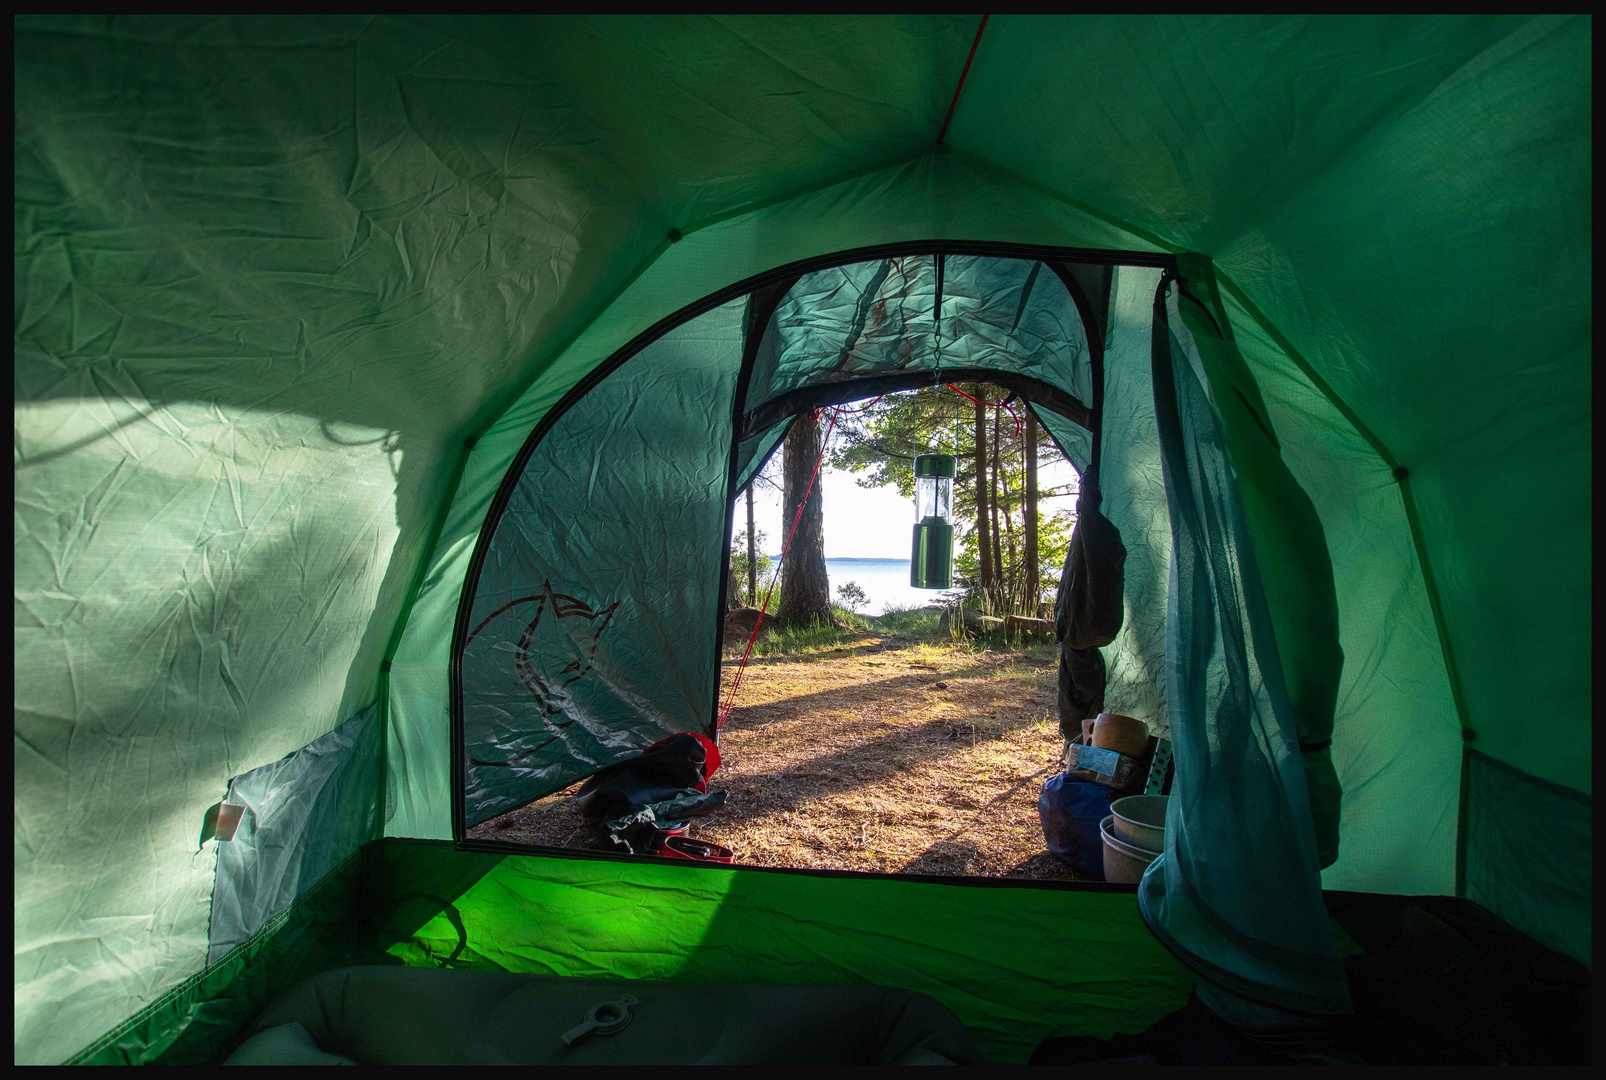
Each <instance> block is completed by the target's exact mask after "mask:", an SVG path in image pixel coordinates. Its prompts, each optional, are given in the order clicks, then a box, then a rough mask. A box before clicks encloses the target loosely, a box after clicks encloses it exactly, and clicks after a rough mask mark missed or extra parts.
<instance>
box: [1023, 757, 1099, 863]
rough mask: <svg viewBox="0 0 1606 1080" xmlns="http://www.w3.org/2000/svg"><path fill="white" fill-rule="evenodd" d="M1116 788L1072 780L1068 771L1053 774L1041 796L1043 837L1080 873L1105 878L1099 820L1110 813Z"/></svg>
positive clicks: (1056, 853)
mask: <svg viewBox="0 0 1606 1080" xmlns="http://www.w3.org/2000/svg"><path fill="white" fill-rule="evenodd" d="M1116 797H1117V795H1116V792H1115V791H1114V789H1112V788H1107V787H1105V786H1104V785H1103V784H1093V783H1089V782H1088V781H1086V780H1072V779H1071V778H1070V777H1068V776H1066V775H1065V774H1064V773H1059V774H1057V775H1055V776H1051V777H1049V778H1048V780H1047V781H1046V782H1045V783H1044V784H1043V791H1042V794H1040V795H1038V796H1037V816H1038V817H1039V818H1041V819H1042V822H1043V840H1044V841H1045V842H1047V844H1048V850H1049V851H1050V852H1051V853H1052V854H1053V855H1054V856H1055V857H1056V858H1058V859H1060V860H1061V861H1063V862H1067V863H1069V864H1070V865H1071V868H1072V869H1074V870H1075V871H1076V872H1077V873H1078V874H1080V875H1082V876H1084V877H1087V878H1091V879H1092V880H1094V881H1103V880H1104V841H1103V840H1102V839H1100V837H1099V822H1100V821H1103V820H1104V819H1105V818H1106V817H1107V816H1109V813H1110V803H1111V802H1113V801H1115V799H1116Z"/></svg>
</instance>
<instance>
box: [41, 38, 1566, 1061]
mask: <svg viewBox="0 0 1606 1080" xmlns="http://www.w3.org/2000/svg"><path fill="white" fill-rule="evenodd" d="M979 21H980V20H979V17H977V16H954V17H888V18H830V19H823V18H724V17H719V18H680V17H656V18H638V17H631V18H532V17H468V16H452V17H442V18H423V17H419V18H414V17H399V18H398V17H341V16H318V17H273V18H248V17H210V18H190V17H156V18H147V17H129V18H125V17H79V16H41V17H30V18H26V19H19V20H18V21H17V22H16V24H15V35H14V61H15V62H14V76H13V81H14V91H15V94H14V96H15V107H14V113H15V126H14V142H15V147H14V149H15V153H14V201H15V215H14V252H15V255H14V267H15V270H14V276H15V289H14V292H15V300H14V327H15V376H14V379H15V400H16V406H15V413H14V485H15V494H14V533H15V541H14V549H15V556H14V559H15V562H14V571H15V580H16V584H15V604H14V607H15V613H16V614H15V635H16V640H15V651H14V660H15V666H16V669H17V678H16V685H15V691H14V702H15V735H14V750H15V764H14V785H15V794H14V848H15V858H14V873H15V878H14V903H15V915H14V936H15V975H14V979H15V996H14V1023H15V1031H16V1034H15V1055H16V1060H18V1061H19V1062H60V1061H63V1060H66V1059H67V1058H68V1057H70V1056H72V1055H73V1054H75V1053H78V1052H79V1051H81V1050H83V1049H84V1048H85V1047H88V1046H90V1045H91V1044H92V1043H94V1042H95V1041H96V1040H98V1039H100V1038H101V1037H102V1036H103V1035H105V1034H106V1033H107V1032H109V1031H111V1030H112V1029H114V1028H116V1027H117V1026H118V1025H120V1024H122V1023H123V1022H125V1021H126V1020H127V1019H128V1018H129V1017H131V1016H134V1015H135V1014H137V1013H138V1012H139V1011H140V1010H141V1009H142V1008H144V1007H145V1006H147V1005H149V1004H151V1003H152V1002H154V1001H157V1000H164V999H163V995H164V994H166V993H167V992H168V991H170V990H172V989H173V988H175V987H178V986H180V985H182V984H187V981H188V980H191V979H196V978H198V977H201V976H202V975H203V974H204V968H205V964H206V954H207V947H208V911H209V899H210V896H211V894H212V891H213V886H214V878H215V870H216V851H215V846H214V847H213V848H208V849H206V850H203V851H200V852H198V851H196V850H195V844H196V837H197V835H198V831H199V825H200V822H201V819H202V816H203V815H204V813H205V810H206V808H207V807H208V806H211V805H212V804H214V803H216V802H217V801H218V800H219V799H220V798H221V797H222V795H223V793H224V791H225V789H226V785H227V783H228V781H229V779H230V778H231V777H236V776H240V775H242V774H245V773H248V772H250V771H252V770H254V769H257V768H259V767H261V766H264V765H267V764H269V763H272V762H275V761H277V760H279V759H281V758H283V757H285V756H286V755H289V754H292V753H295V752H296V751H298V750H300V749H301V748H303V747H305V746H307V745H308V744H309V743H312V742H313V741H315V740H316V739H318V738H320V737H322V736H324V735H326V734H328V733H329V732H330V731H332V730H333V729H334V728H335V727H336V726H338V725H339V724H341V723H342V722H344V721H346V720H347V719H349V718H351V717H353V716H355V715H357V714H358V713H359V712H360V711H361V710H362V709H364V708H366V707H367V706H368V705H370V704H371V703H373V702H374V701H375V699H376V697H377V698H378V700H379V706H380V712H381V717H382V724H383V727H382V732H381V738H380V740H379V741H380V746H381V751H382V753H383V755H384V765H385V767H384V769H383V787H382V791H381V797H380V805H381V806H382V807H383V811H384V812H383V815H382V817H383V821H382V823H381V826H380V827H381V829H382V830H383V831H384V832H385V833H387V834H389V835H393V836H418V837H437V838H439V837H449V836H450V835H451V830H452V822H451V810H450V807H451V798H452V794H451V790H452V789H451V776H450V767H449V761H450V757H449V746H450V742H449V739H450V731H449V727H450V725H449V709H448V701H447V694H448V690H447V687H448V681H447V667H448V660H449V650H450V638H451V630H452V627H453V626H454V623H455V619H456V615H457V608H458V603H459V600H460V598H461V592H462V585H463V582H464V580H465V574H466V569H467V564H468V562H469V560H470V558H471V556H472V553H473V550H474V547H475V543H476V540H477V537H478V534H479V531H480V528H481V526H482V524H483V522H484V521H485V516H486V510H487V508H488V506H489V504H490V502H491V500H492V498H493V497H494V495H495V492H496V491H497V489H498V487H499V486H500V485H501V483H502V481H503V478H504V476H505V475H506V473H507V471H508V468H509V466H510V465H511V464H512V461H513V459H514V457H515V455H516V454H517V452H518V450H519V448H520V447H521V446H523V445H524V443H525V441H526V440H527V438H528V436H529V434H530V432H531V430H532V429H533V428H534V427H535V425H536V424H537V423H538V422H539V421H540V419H541V418H542V417H543V416H544V415H546V413H547V412H548V411H549V410H550V409H551V407H552V406H553V405H554V404H555V403H556V402H557V401H558V400H560V399H561V398H562V397H563V395H564V394H565V393H566V392H567V391H568V390H569V389H570V388H571V387H573V386H574V385H575V384H576V383H577V382H579V380H581V379H582V378H584V377H585V376H586V375H587V374H588V373H590V372H591V371H593V370H594V369H595V368H596V366H597V365H598V364H600V363H602V362H603V361H605V360H606V359H607V358H608V357H609V356H611V355H612V354H613V353H614V352H615V351H616V350H618V349H619V348H620V347H622V346H623V345H625V344H626V343H628V342H629V341H630V340H631V339H632V338H634V337H636V336H637V335H638V334H641V333H642V332H644V331H645V330H647V329H648V328H650V327H651V326H653V325H654V324H655V323H657V322H659V321H660V320H662V319H664V318H666V317H668V316H670V315H671V314H673V313H674V312H675V311H677V310H679V309H680V308H682V307H684V306H686V305H688V304H691V303H694V302H696V301H698V300H701V299H702V298H704V297H706V296H709V295H710V294H712V293H714V292H716V291H717V290H720V289H723V288H725V287H727V286H729V285H731V284H733V283H735V282H737V281H740V280H742V279H744V278H746V277H748V276H751V275H753V274H757V273H760V272H763V271H766V270H770V269H773V268H775V267H777V266H781V265H784V264H786V263H789V262H792V261H795V260H799V259H803V258H809V257H814V256H820V255H825V254H829V253H833V252H838V251H844V250H848V249H852V248H856V247H861V246H865V245H870V244H878V243H888V242H895V241H920V240H931V239H936V238H947V239H961V240H988V241H1005V242H1012V243H1023V244H1049V245H1064V246H1072V247H1083V248H1095V249H1122V250H1146V251H1156V250H1164V251H1189V252H1199V253H1201V254H1202V255H1204V256H1207V257H1209V258H1210V260H1211V262H1212V265H1213V266H1214V268H1215V271H1216V276H1217V281H1218V285H1219V288H1220V295H1221V303H1222V305H1223V307H1224V308H1225V310H1226V312H1227V317H1228V319H1229V320H1230V322H1231V329H1232V333H1233V338H1234V341H1235V342H1236V344H1237V345H1238V348H1239V350H1240V352H1241V353H1242V355H1243V358H1244V361H1245V363H1246V364H1247V365H1248V367H1249V369H1250V371H1251V373H1252V374H1253V375H1254V377H1255V379H1256V382H1257V383H1258V385H1259V387H1260V389H1261V392H1262V395H1263V399H1264V405H1265V408H1266V410H1267V414H1268V415H1269V416H1270V418H1271V421H1272V425H1273V428H1274V430H1275V432H1276V435H1277V439H1278V442H1279V444H1280V450H1281V454H1282V458H1283V460H1284V461H1285V463H1286V464H1287V465H1288V467H1289V469H1290V470H1291V472H1292V473H1293V475H1294V477H1295V478H1296V479H1297V480H1298V481H1299V483H1300V486H1301V487H1302V488H1303V489H1304V490H1305V491H1306V492H1307V493H1308V494H1309V495H1310V497H1311V499H1312V501H1313V503H1314V506H1315V511H1316V514H1317V516H1318V517H1319V518H1320V521H1321V526H1322V530H1323V532H1324V535H1325V537H1326V543H1327V547H1328V551H1329V554H1330V556H1331V559H1332V565H1333V577H1334V582H1335V591H1336V599H1337V608H1338V625H1339V639H1340V645H1341V647H1342V650H1343V653H1344V656H1345V665H1344V669H1343V673H1342V675H1341V679H1340V683H1339V686H1338V690H1337V706H1336V718H1335V723H1334V730H1333V746H1332V760H1333V764H1334V768H1335V770H1336V773H1337V776H1338V779H1339V780H1340V782H1341V784H1342V787H1343V790H1344V805H1343V820H1342V825H1341V836H1340V852H1341V854H1340V858H1339V860H1338V862H1337V863H1335V864H1334V865H1333V866H1331V867H1329V868H1328V869H1327V870H1326V871H1324V872H1323V882H1324V883H1325V884H1326V885H1328V886H1329V887H1342V888H1354V889H1376V890H1388V891H1399V892H1405V893H1448V892H1452V891H1454V890H1456V888H1457V884H1458V882H1457V877H1458V873H1457V871H1458V860H1457V853H1458V851H1461V852H1463V853H1464V855H1463V858H1462V859H1461V860H1460V863H1461V865H1460V869H1461V871H1462V874H1461V877H1462V878H1463V879H1464V888H1465V890H1466V891H1467V892H1468V893H1469V894H1472V893H1476V895H1478V896H1480V897H1484V898H1486V902H1488V903H1490V904H1491V906H1493V907H1494V910H1495V911H1496V912H1497V913H1498V914H1500V915H1502V916H1503V917H1506V918H1508V919H1511V920H1512V921H1513V922H1515V923H1516V924H1517V925H1518V926H1519V927H1521V928H1523V929H1525V930H1529V931H1530V932H1534V933H1541V934H1544V933H1550V932H1555V933H1556V936H1555V937H1554V938H1551V939H1547V940H1554V941H1556V942H1558V943H1560V944H1562V945H1563V946H1564V947H1565V948H1567V949H1568V951H1571V952H1573V953H1574V955H1581V956H1586V957H1587V948H1588V946H1587V936H1585V937H1582V938H1581V937H1580V934H1579V931H1578V928H1580V927H1583V928H1587V926H1588V925H1589V914H1588V908H1589V904H1588V900H1589V897H1588V893H1587V886H1585V888H1586V891H1585V892H1584V893H1582V894H1580V893H1579V892H1578V891H1577V885H1576V883H1578V882H1586V883H1587V881H1588V872H1587V870H1582V871H1581V869H1580V868H1581V867H1584V866H1586V865H1587V844H1585V845H1583V847H1582V848H1579V847H1577V846H1576V845H1575V846H1573V847H1570V848H1568V849H1566V850H1565V851H1563V852H1561V853H1559V854H1558V855H1557V856H1556V860H1557V861H1556V862H1554V863H1553V864H1551V863H1547V864H1546V866H1548V869H1545V870H1544V872H1543V873H1542V874H1538V873H1536V875H1533V876H1530V875H1529V874H1528V872H1527V871H1525V870H1524V869H1523V866H1524V865H1525V864H1523V863H1522V862H1520V861H1513V860H1507V859H1504V858H1502V857H1500V854H1499V853H1500V852H1502V851H1505V850H1510V843H1509V842H1508V841H1507V840H1501V841H1500V842H1499V843H1495V842H1494V839H1493V838H1498V837H1507V838H1509V837H1511V836H1513V835H1516V833H1515V832H1514V831H1513V829H1514V827H1515V826H1513V824H1512V823H1513V822H1514V821H1521V820H1522V819H1521V817H1520V816H1519V817H1513V814H1514V813H1517V814H1520V813H1521V812H1520V811H1514V810H1513V809H1511V803H1510V802H1508V801H1505V799H1504V798H1503V794H1509V790H1518V789H1505V790H1504V792H1503V793H1502V792H1496V791H1495V790H1494V789H1493V788H1491V787H1490V785H1488V784H1484V783H1482V782H1481V780H1480V779H1479V776H1478V774H1477V773H1476V771H1475V770H1476V769H1478V768H1483V766H1481V765H1479V766H1473V767H1472V768H1473V770H1474V771H1472V772H1469V773H1468V774H1467V775H1466V779H1467V781H1468V782H1467V783H1466V784H1465V785H1463V783H1462V781H1463V758H1464V754H1463V750H1462V746H1463V739H1464V738H1467V739H1471V740H1473V741H1472V743H1471V745H1472V746H1473V747H1474V748H1475V751H1476V753H1475V754H1473V755H1472V756H1471V757H1470V758H1468V759H1467V760H1469V761H1472V762H1477V761H1479V760H1480V758H1479V757H1478V755H1483V758H1484V759H1486V760H1487V761H1489V762H1496V763H1499V764H1500V765H1503V766H1509V767H1510V768H1512V769H1515V770H1516V771H1517V772H1518V773H1520V774H1521V775H1522V776H1525V777H1530V778H1532V779H1533V780H1536V781H1539V782H1541V784H1542V785H1553V787H1542V789H1541V790H1543V791H1546V792H1552V791H1561V792H1565V793H1566V794H1564V795H1562V796H1559V798H1561V800H1562V802H1563V803H1565V804H1566V805H1569V806H1573V807H1575V808H1576V807H1579V806H1583V807H1586V808H1587V805H1588V803H1587V799H1588V797H1589V795H1590V792H1591V790H1592V767H1591V753H1590V751H1591V745H1592V742H1591V740H1592V736H1591V726H1592V706H1591V692H1592V677H1591V663H1590V650H1591V636H1592V635H1591V620H1590V606H1589V605H1590V600H1589V597H1590V589H1589V585H1590V581H1591V561H1590V544H1591V535H1592V534H1591V526H1590V516H1591V510H1592V507H1591V499H1590V495H1589V491H1590V481H1591V466H1590V439H1591V421H1590V404H1589V403H1590V390H1591V364H1590V346H1591V332H1592V319H1591V310H1592V262H1591V258H1592V257H1591V248H1590V235H1591V228H1590V226H1591V220H1592V207H1591V182H1592V174H1591V164H1590V163H1591V155H1592V138H1591V90H1592V59H1591V45H1592V39H1591V36H1592V21H1591V19H1590V18H1589V17H1587V16H1525V15H1514V16H1493V17H1454V18H1450V17H1418V16H1384V17H1367V18H1360V17H1351V18H1329V17H1269V16H1268V17H1221V18H1204V17H1193V18H1164V19H1157V18H1139V17H1026V16H995V17H993V18H992V19H990V20H989V21H988V23H987V26H986V30H985V33H984V34H983V35H982V37H981V40H980V42H979V44H978V45H977V47H976V51H975V57H974V62H973V64H972V66H971V68H970V72H969V75H968V77H967V79H966V82H965V86H964V91H963V94H962V96H961V97H960V99H959V101H958V104H957V106H956V107H955V108H954V110H953V115H952V121H951V123H950V124H949V126H948V128H947V131H946V138H945V140H944V143H945V145H944V146H943V147H941V148H938V147H936V146H934V145H933V144H934V141H935V140H936V137H937V133H938V131H939V130H941V129H942V126H943V123H944V116H945V115H946V114H947V112H948V108H949V104H950V102H952V101H953V98H954V88H955V87H956V85H957V84H958V81H959V75H960V72H961V70H962V69H963V68H964V66H965V62H966V56H967V53H968V52H969V49H970V47H971V43H972V42H973V41H974V40H975V35H976V29H977V26H978V23H979ZM469 440H472V443H471V444H470V442H469ZM1105 450H1106V453H1108V452H1109V445H1108V444H1106V447H1105ZM1157 467H1158V466H1157V463H1156V462H1148V463H1145V462H1142V461H1135V462H1134V468H1140V469H1141V468H1157ZM1402 470H1403V472H1402ZM1105 491H1106V503H1105V510H1106V513H1108V514H1110V516H1111V518H1112V520H1115V516H1116V511H1115V510H1113V509H1112V507H1111V502H1110V501H1109V500H1110V498H1111V494H1110V484H1109V481H1108V479H1106V483H1105ZM1144 505H1146V506H1147V505H1152V504H1144ZM1140 509H1141V508H1140ZM1140 516H1141V515H1140ZM1122 530H1123V536H1127V535H1128V534H1127V530H1126V526H1125V525H1122ZM1145 542H1146V543H1148V544H1151V545H1152V546H1153V547H1154V548H1155V549H1156V553H1157V554H1161V555H1164V554H1167V553H1168V545H1169V543H1170V541H1169V538H1156V539H1152V540H1146V541H1145ZM1127 543H1128V547H1129V551H1133V552H1134V553H1135V554H1134V556H1133V559H1131V560H1129V563H1128V573H1129V575H1130V574H1131V573H1132V572H1133V569H1132V568H1133V560H1135V559H1138V558H1145V557H1148V556H1143V555H1138V554H1136V552H1137V550H1138V549H1136V548H1134V547H1133V544H1132V541H1131V540H1130V539H1129V540H1128V541H1127ZM1161 548H1165V549H1166V551H1165V552H1161V551H1159V549H1161ZM1159 565H1160V566H1164V565H1165V563H1164V561H1161V562H1160V563H1159ZM1131 599H1132V597H1131V596H1130V594H1129V600H1131ZM1134 615H1136V616H1139V617H1140V618H1151V619H1152V618H1155V617H1158V616H1157V613H1156V612H1155V611H1153V610H1152V609H1145V610H1142V611H1138V610H1137V609H1134V610H1133V611H1130V612H1129V613H1128V625H1129V626H1131V625H1133V623H1132V619H1133V617H1134ZM1139 625H1143V624H1142V623H1141V622H1140V623H1139ZM710 636H711V635H710ZM1133 655H1137V653H1135V652H1134V653H1133ZM387 664H388V667H384V668H383V670H382V667H383V666H384V665H387ZM1153 675H1154V672H1153V670H1152V669H1150V668H1149V667H1148V666H1147V665H1146V664H1141V665H1135V666H1134V668H1133V673H1132V679H1131V680H1130V681H1129V682H1128V683H1127V684H1126V685H1129V686H1131V687H1134V688H1137V687H1140V686H1142V685H1145V680H1147V685H1148V686H1150V687H1156V686H1157V683H1156V682H1155V681H1154V678H1153V677H1152V676H1153ZM1115 681H1116V673H1114V672H1112V684H1114V682H1115ZM1134 693H1136V691H1135V690H1134ZM1145 700H1149V701H1154V700H1155V693H1154V692H1153V691H1152V690H1151V691H1150V692H1148V695H1147V697H1146V699H1145ZM1463 786H1465V805H1464V806H1463V800H1462V791H1463ZM1579 799H1583V800H1585V801H1584V802H1582V803H1580V802H1579V801H1578V800H1579ZM1480 800H1483V801H1482V802H1480ZM1536 803H1537V800H1536ZM1518 805H1522V802H1521V800H1520V799H1519V800H1518ZM1571 813H1572V816H1571V817H1569V818H1568V820H1569V821H1570V822H1572V823H1573V825H1571V826H1569V828H1570V829H1572V830H1573V832H1574V833H1576V832H1578V831H1579V830H1580V829H1582V830H1584V834H1585V835H1586V836H1587V818H1588V814H1587V813H1582V816H1581V817H1580V812H1579V811H1578V810H1576V809H1575V810H1573V811H1571ZM1580 821H1582V822H1584V824H1582V825H1580V824H1579V822H1580ZM1547 858H1548V857H1547ZM1543 882H1560V883H1564V887H1563V886H1558V887H1555V888H1551V886H1548V885H1545V884H1542V883H1543ZM1566 883H1571V884H1566Z"/></svg>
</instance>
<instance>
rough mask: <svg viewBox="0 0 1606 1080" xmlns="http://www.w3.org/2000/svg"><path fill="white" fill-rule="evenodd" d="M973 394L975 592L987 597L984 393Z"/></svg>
mask: <svg viewBox="0 0 1606 1080" xmlns="http://www.w3.org/2000/svg"><path fill="white" fill-rule="evenodd" d="M972 389H974V390H975V392H976V557H977V562H978V568H977V575H976V577H977V581H976V586H977V589H978V590H979V591H980V592H981V595H982V596H983V597H984V598H986V597H990V596H991V595H992V594H993V545H992V541H991V539H990V538H989V536H988V534H987V492H988V484H987V406H985V405H983V404H982V402H983V401H985V400H986V397H987V391H986V390H985V389H983V388H982V387H980V386H976V387H973V388H972Z"/></svg>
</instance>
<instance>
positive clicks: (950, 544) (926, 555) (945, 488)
mask: <svg viewBox="0 0 1606 1080" xmlns="http://www.w3.org/2000/svg"><path fill="white" fill-rule="evenodd" d="M909 584H910V585H911V586H913V587H914V588H916V589H950V588H953V584H954V458H953V455H951V454H921V455H920V456H919V457H917V458H915V537H914V549H913V551H912V552H911V553H910V555H909Z"/></svg>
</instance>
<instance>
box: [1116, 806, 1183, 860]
mask: <svg viewBox="0 0 1606 1080" xmlns="http://www.w3.org/2000/svg"><path fill="white" fill-rule="evenodd" d="M1168 802H1170V796H1168V795H1128V796H1127V797H1126V798H1124V799H1116V800H1115V801H1114V802H1112V803H1111V804H1110V813H1111V814H1113V815H1115V820H1114V821H1113V822H1111V823H1110V832H1111V833H1112V834H1113V835H1114V836H1115V838H1116V839H1117V840H1120V841H1121V842H1122V843H1126V844H1131V845H1132V846H1133V847H1138V848H1144V849H1146V850H1148V851H1164V850H1165V807H1166V803H1168Z"/></svg>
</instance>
